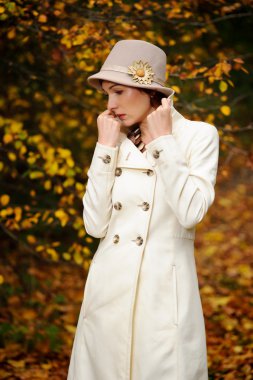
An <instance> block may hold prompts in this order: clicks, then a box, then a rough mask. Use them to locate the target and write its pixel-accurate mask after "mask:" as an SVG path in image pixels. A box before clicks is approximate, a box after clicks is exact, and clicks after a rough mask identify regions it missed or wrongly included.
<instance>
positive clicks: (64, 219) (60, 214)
mask: <svg viewBox="0 0 253 380" xmlns="http://www.w3.org/2000/svg"><path fill="white" fill-rule="evenodd" d="M54 214H55V216H56V218H58V219H59V220H60V223H61V226H62V227H64V226H66V224H67V223H68V221H69V216H68V214H67V213H66V212H65V211H64V210H62V209H59V210H57V211H55V213H54Z"/></svg>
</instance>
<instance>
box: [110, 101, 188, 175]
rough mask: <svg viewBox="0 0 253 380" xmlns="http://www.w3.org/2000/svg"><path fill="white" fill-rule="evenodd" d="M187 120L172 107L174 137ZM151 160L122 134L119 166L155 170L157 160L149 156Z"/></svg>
mask: <svg viewBox="0 0 253 380" xmlns="http://www.w3.org/2000/svg"><path fill="white" fill-rule="evenodd" d="M184 120H185V118H184V117H183V116H182V115H181V114H180V113H179V112H178V111H176V109H175V108H174V107H173V106H172V123H173V124H172V135H173V136H176V135H177V130H178V127H179V125H180V124H182V123H183V122H184ZM147 154H148V155H149V159H147V158H146V154H145V152H144V153H142V152H141V151H140V150H139V149H138V148H137V147H136V146H135V145H134V143H133V142H132V141H131V140H130V139H128V138H127V136H126V134H125V133H123V132H120V137H119V155H118V162H117V166H119V167H123V168H124V167H125V168H134V169H151V170H152V169H153V166H155V160H154V158H153V157H152V155H150V154H149V152H147Z"/></svg>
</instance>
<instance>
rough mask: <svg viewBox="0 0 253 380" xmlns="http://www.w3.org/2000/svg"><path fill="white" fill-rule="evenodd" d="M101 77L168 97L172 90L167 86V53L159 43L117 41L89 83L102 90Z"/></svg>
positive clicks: (172, 92) (89, 79)
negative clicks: (154, 91)
mask: <svg viewBox="0 0 253 380" xmlns="http://www.w3.org/2000/svg"><path fill="white" fill-rule="evenodd" d="M100 80H107V81H110V82H114V83H119V84H123V85H125V86H131V87H138V88H145V89H150V90H156V91H159V92H161V93H163V94H165V95H166V96H167V97H168V96H170V95H172V94H174V91H173V90H172V89H171V88H169V87H166V85H165V80H166V54H165V53H164V51H163V50H162V49H160V48H159V47H158V46H155V45H153V44H151V43H149V42H146V41H142V40H121V41H118V42H117V43H116V44H115V45H114V47H113V48H112V50H111V52H110V53H109V55H108V57H107V58H106V60H105V62H104V64H103V66H102V67H101V69H100V71H99V72H98V73H96V74H93V75H91V76H90V77H88V83H89V84H90V85H91V86H93V87H95V88H97V89H98V90H101V89H102V88H101V83H100Z"/></svg>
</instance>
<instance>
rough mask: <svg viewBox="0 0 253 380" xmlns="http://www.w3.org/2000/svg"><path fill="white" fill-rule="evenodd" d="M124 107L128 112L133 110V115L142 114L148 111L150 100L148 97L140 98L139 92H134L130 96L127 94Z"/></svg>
mask: <svg viewBox="0 0 253 380" xmlns="http://www.w3.org/2000/svg"><path fill="white" fill-rule="evenodd" d="M126 105H127V108H128V109H129V110H130V109H131V110H134V111H135V112H134V113H135V114H136V113H138V114H143V113H146V112H148V111H149V110H150V100H149V97H146V96H142V95H141V94H140V93H139V92H137V91H136V92H134V93H132V94H127V96H126Z"/></svg>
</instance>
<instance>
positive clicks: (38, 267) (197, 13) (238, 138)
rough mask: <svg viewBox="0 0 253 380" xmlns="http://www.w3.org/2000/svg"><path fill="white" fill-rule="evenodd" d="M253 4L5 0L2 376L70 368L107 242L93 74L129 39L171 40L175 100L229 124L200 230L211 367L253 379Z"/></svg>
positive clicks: (45, 374) (186, 110) (100, 103)
mask: <svg viewBox="0 0 253 380" xmlns="http://www.w3.org/2000/svg"><path fill="white" fill-rule="evenodd" d="M252 17H253V3H252V1H242V2H236V1H225V0H216V1H212V0H210V1H203V2H202V1H195V0H190V1H185V2H184V1H178V0H173V1H170V2H164V1H147V0H145V1H144V0H141V1H138V2H136V1H132V0H128V1H123V0H115V1H105V0H88V1H84V2H80V1H78V0H65V1H49V0H46V1H39V0H35V1H21V0H16V1H3V0H0V25H1V29H0V36H1V38H0V53H1V59H0V74H1V87H0V182H1V186H0V227H1V229H0V230H1V232H0V233H1V240H0V252H1V255H0V263H1V267H0V302H1V317H0V361H2V365H1V369H0V378H3V379H7V378H18V379H33V378H34V379H47V378H50V379H65V378H66V369H67V366H68V359H69V355H70V349H71V345H72V340H73V334H74V331H75V326H76V321H77V315H78V312H79V308H80V302H81V300H82V297H83V287H84V283H85V276H86V274H87V271H88V268H89V264H90V261H91V258H92V255H93V253H94V250H95V248H96V245H97V241H94V240H93V239H92V238H91V237H90V236H88V235H87V234H86V232H85V229H84V226H83V221H82V196H83V193H84V191H85V183H86V174H87V170H88V167H89V163H90V159H91V155H92V152H93V149H94V145H95V143H96V139H97V134H96V118H97V115H98V114H99V113H100V112H101V111H103V110H104V109H105V107H106V99H105V98H104V95H102V94H100V93H98V92H96V91H95V90H94V89H92V88H90V87H89V86H88V85H87V82H86V79H87V77H88V76H89V75H90V74H91V73H93V72H96V71H97V70H98V69H99V67H100V66H101V64H102V62H103V61H104V59H105V58H106V56H107V55H108V53H109V51H110V49H111V48H112V46H113V45H114V44H115V43H116V42H117V41H118V40H120V39H144V40H146V41H149V42H152V43H155V44H156V45H158V46H160V47H161V48H162V49H164V51H165V52H166V54H167V56H168V65H167V69H168V77H167V83H168V85H169V86H170V87H172V88H173V89H174V90H175V93H176V95H175V97H174V102H175V103H174V104H175V107H176V108H177V109H178V110H179V111H180V112H181V113H182V114H183V115H184V116H186V117H188V118H191V119H195V120H198V119H200V120H204V121H207V122H209V123H212V124H214V125H215V126H216V127H217V128H218V130H219V134H220V141H221V144H220V147H221V150H220V167H219V175H218V181H217V187H216V202H215V205H214V206H213V207H212V209H211V210H210V214H209V215H208V216H207V217H206V219H205V221H204V222H203V223H202V224H201V225H200V226H199V227H198V235H197V236H198V237H197V240H196V248H197V254H196V260H197V264H198V273H199V280H200V281H199V282H200V289H201V296H202V301H203V308H204V314H205V318H206V327H207V341H208V355H209V357H208V359H209V372H210V379H226V380H230V379H247V380H249V379H252V378H253V369H252V365H253V359H252V344H253V342H252V330H253V323H252V317H253V312H252V292H253V288H252V269H251V265H252V254H251V253H252V246H251V245H252V235H251V234H252V232H251V229H252V227H251V226H250V220H251V212H250V208H251V207H252V197H250V196H249V194H250V190H251V191H252V188H251V186H250V180H249V179H250V172H251V170H252V151H251V150H250V149H251V144H250V142H251V140H250V133H251V131H252V128H253V127H252V108H253V101H252V90H251V88H252V41H251V34H252V29H253V20H252ZM42 358H43V359H42ZM11 376H13V377H11Z"/></svg>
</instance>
